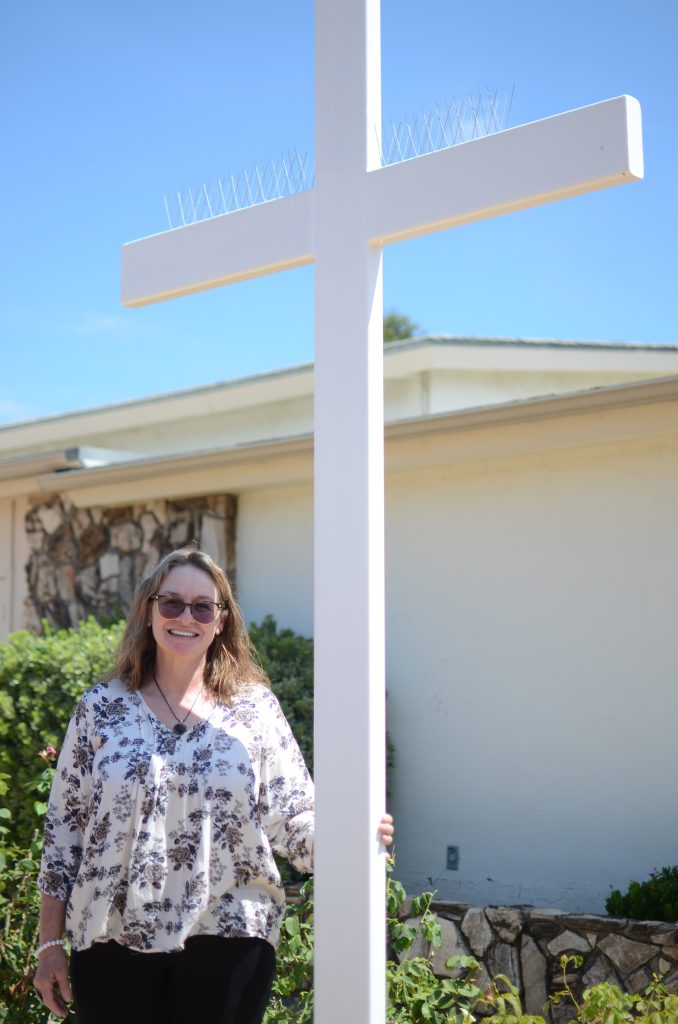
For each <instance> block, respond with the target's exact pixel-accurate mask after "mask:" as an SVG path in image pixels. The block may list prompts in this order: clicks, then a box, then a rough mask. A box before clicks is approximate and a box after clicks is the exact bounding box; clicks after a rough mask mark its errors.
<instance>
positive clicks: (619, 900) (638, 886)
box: [605, 866, 678, 921]
mask: <svg viewBox="0 0 678 1024" xmlns="http://www.w3.org/2000/svg"><path fill="white" fill-rule="evenodd" d="M605 909H606V910H607V912H608V914H613V915H614V916H615V917H630V918H632V919H633V920H635V921H678V867H675V866H674V867H669V868H662V869H661V871H651V872H650V877H649V878H648V880H647V881H646V882H631V884H630V885H629V887H628V889H627V891H626V892H625V893H624V894H623V895H622V893H621V892H620V891H619V889H613V890H612V892H611V893H610V895H609V896H608V898H607V900H606V902H605Z"/></svg>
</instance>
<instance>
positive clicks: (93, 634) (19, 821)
mask: <svg viewBox="0 0 678 1024" xmlns="http://www.w3.org/2000/svg"><path fill="white" fill-rule="evenodd" d="M122 628H123V623H117V624H116V625H114V626H101V625H100V624H99V623H98V622H97V621H96V620H95V619H91V618H90V619H88V620H87V621H86V622H83V623H82V624H81V625H80V626H79V628H78V629H60V630H54V629H52V628H51V627H49V626H48V625H47V624H46V623H45V631H44V633H43V634H42V635H41V636H35V635H34V634H33V633H28V632H26V631H22V632H19V633H13V634H12V635H11V636H10V637H9V638H8V640H7V642H6V643H4V644H0V772H6V773H7V774H8V775H10V776H11V779H12V785H11V787H10V789H9V791H8V793H7V796H6V806H7V808H8V809H9V810H10V812H11V814H12V831H13V838H14V841H15V842H16V843H18V844H20V845H21V846H28V844H29V843H30V841H31V837H32V835H33V831H34V829H35V812H34V809H33V798H32V789H33V786H34V782H35V767H34V766H35V758H36V756H37V754H38V752H39V751H40V750H41V749H42V748H44V747H45V746H47V745H48V744H51V745H52V746H54V747H57V748H58V747H59V746H60V744H61V741H62V739H63V737H64V733H65V732H66V726H67V725H68V720H69V718H70V716H71V714H72V711H73V707H74V705H75V703H76V702H77V700H78V698H79V697H80V695H81V694H82V693H83V692H84V690H86V689H87V688H88V687H89V686H92V685H93V684H94V683H96V682H97V681H98V680H99V678H100V677H101V675H102V674H103V673H104V672H105V671H106V669H107V668H109V666H110V664H111V662H112V660H113V654H114V651H115V649H116V647H117V644H118V642H119V639H120V636H121V634H122Z"/></svg>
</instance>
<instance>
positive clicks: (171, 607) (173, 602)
mask: <svg viewBox="0 0 678 1024" xmlns="http://www.w3.org/2000/svg"><path fill="white" fill-rule="evenodd" d="M149 601H157V602H158V611H159V612H160V614H161V615H162V617H163V619H178V618H179V616H180V615H183V613H184V608H188V609H190V612H191V618H192V619H194V620H195V621H196V622H201V623H202V624H203V625H204V626H206V625H207V624H208V623H210V622H214V620H215V619H216V617H217V615H218V614H219V612H220V610H221V609H222V608H223V607H224V606H223V605H222V604H219V603H218V602H217V601H204V600H200V601H182V600H181V598H180V597H168V596H167V595H166V594H156V595H155V596H154V597H149Z"/></svg>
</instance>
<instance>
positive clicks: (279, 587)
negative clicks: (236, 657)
mask: <svg viewBox="0 0 678 1024" xmlns="http://www.w3.org/2000/svg"><path fill="white" fill-rule="evenodd" d="M312 404H313V374H312V367H311V366H302V367H295V368H292V369H287V370H282V371H279V372H276V373H270V374H261V375H257V376H255V377H249V378H245V379H243V380H236V381H229V382H225V383H221V384H215V385H209V386H205V387H201V388H195V389H191V390H190V391H180V392H175V393H172V394H169V395H160V396H154V397H151V398H148V399H144V400H141V401H133V402H127V403H121V404H119V405H115V406H106V407H102V408H98V409H90V410H84V411H82V412H77V413H73V414H66V415H63V416H57V417H48V418H45V419H42V420H33V421H29V422H25V423H18V424H11V425H8V426H5V427H1V428H0V628H1V629H2V635H6V633H7V632H8V631H10V630H14V629H17V628H20V627H22V626H26V625H27V626H29V627H31V628H35V627H37V625H38V623H39V619H40V618H41V617H47V618H49V619H50V620H51V621H53V622H54V623H56V624H68V623H69V622H77V620H78V618H80V617H82V615H84V614H86V613H88V612H90V611H95V612H98V613H104V614H110V612H111V611H112V610H115V609H116V608H121V609H122V610H124V609H125V607H126V605H127V602H128V600H129V596H130V594H131V591H132V589H133V587H134V584H135V582H136V580H137V579H138V578H139V576H140V575H141V574H143V572H145V571H146V570H147V569H148V568H149V567H150V566H151V565H153V564H154V563H155V561H156V560H157V559H158V558H159V557H160V555H161V554H162V553H164V551H165V550H168V549H169V548H171V547H175V546H177V545H178V544H180V543H184V542H185V541H186V540H190V539H196V540H199V541H200V542H201V544H202V545H203V546H204V547H205V548H206V549H207V550H209V551H210V552H211V553H213V554H214V555H215V556H216V557H217V558H219V559H220V560H221V561H222V563H223V564H225V565H226V566H227V567H228V569H229V571H230V572H231V573H232V574H233V575H234V576H235V578H236V582H237V588H238V596H239V601H240V603H241V604H242V606H243V609H244V611H245V615H246V617H247V619H248V621H251V620H255V621H259V620H260V619H261V618H262V617H263V616H264V615H265V614H267V613H269V612H270V613H272V614H273V615H274V616H275V617H276V619H277V621H278V623H279V624H280V625H283V626H290V627H292V628H293V629H295V630H297V631H299V632H302V633H305V634H311V633H312V630H313V621H312V607H313V605H312V557H313V552H312V526H313V517H312V501H313V496H312V474H313V463H312ZM385 407H386V420H387V425H386V488H387V687H388V696H389V701H388V706H389V732H390V735H391V738H392V740H393V742H394V744H395V752H396V753H395V759H396V766H395V769H394V771H393V776H392V779H391V787H392V791H393V798H392V799H393V810H394V813H395V814H396V816H397V819H398V845H397V864H398V873H399V875H400V877H401V878H402V879H403V881H404V882H405V883H406V885H407V886H408V887H409V888H411V889H412V890H414V889H417V888H423V887H431V886H432V887H434V888H436V889H437V890H438V892H439V894H440V896H441V897H442V898H449V899H459V900H466V901H468V902H473V903H536V904H540V905H551V906H557V907H559V908H560V909H563V910H592V911H597V910H601V909H602V908H603V903H604V899H605V896H606V894H607V892H608V891H609V887H610V885H614V886H625V885H626V884H627V883H628V881H629V880H630V878H632V877H636V878H642V877H645V876H646V875H647V873H648V872H649V871H650V870H652V869H653V868H655V867H660V866H662V865H663V864H669V863H674V862H675V860H676V849H677V846H678V814H677V810H678V809H677V808H676V797H675V795H674V785H673V780H674V778H675V777H676V773H677V769H678V764H677V763H676V762H677V760H678V755H677V754H676V752H675V751H676V744H675V742H674V737H673V723H674V721H675V720H676V712H677V711H678V695H677V692H676V686H675V682H674V674H675V664H676V653H677V652H676V647H677V641H676V639H675V638H676V636H677V635H678V634H677V631H676V630H675V627H674V619H675V614H676V611H675V610H676V608H678V593H677V591H678V584H677V583H676V579H677V578H678V577H677V574H676V572H675V570H674V566H675V565H676V564H677V563H678V558H677V557H676V556H678V537H677V535H676V529H675V524H674V520H675V509H676V507H677V506H678V349H676V348H664V347H658V346H657V347H652V346H632V345H606V344H588V343H561V342H539V341H535V342H525V341H502V340H493V339H487V340H478V339H460V338H423V339H418V340H416V341H408V342H398V343H395V344H392V345H389V346H388V347H387V350H386V358H385ZM348 415H350V410H347V416H348ZM346 500H347V501H350V495H347V497H346ZM338 628H339V627H338ZM350 658H351V654H350V638H347V650H346V667H347V671H350ZM448 847H456V848H457V851H458V867H457V868H455V869H449V868H448V867H447V864H448Z"/></svg>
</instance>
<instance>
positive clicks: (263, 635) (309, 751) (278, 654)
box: [249, 615, 313, 774]
mask: <svg viewBox="0 0 678 1024" xmlns="http://www.w3.org/2000/svg"><path fill="white" fill-rule="evenodd" d="M249 634H250V639H251V641H252V643H253V644H254V646H255V647H256V649H257V652H258V654H259V659H260V661H261V664H262V667H263V669H264V671H265V672H266V673H267V675H268V677H269V679H270V680H271V687H272V689H273V692H274V693H275V695H276V697H277V698H278V700H279V701H280V703H281V705H282V709H283V711H284V712H285V717H286V718H287V720H288V722H289V723H290V725H291V727H292V732H293V733H294V735H295V738H296V740H297V743H298V744H299V746H300V748H301V752H302V754H303V755H304V760H305V761H306V764H307V766H308V770H309V771H310V772H311V774H313V641H312V640H308V639H307V638H306V637H303V636H299V635H298V634H297V633H293V632H292V630H291V629H281V630H279V629H278V627H277V625H276V621H275V619H274V618H273V616H272V615H267V616H266V618H265V619H264V620H263V622H262V623H261V625H259V626H257V625H256V624H255V623H252V624H251V625H250V627H249Z"/></svg>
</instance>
